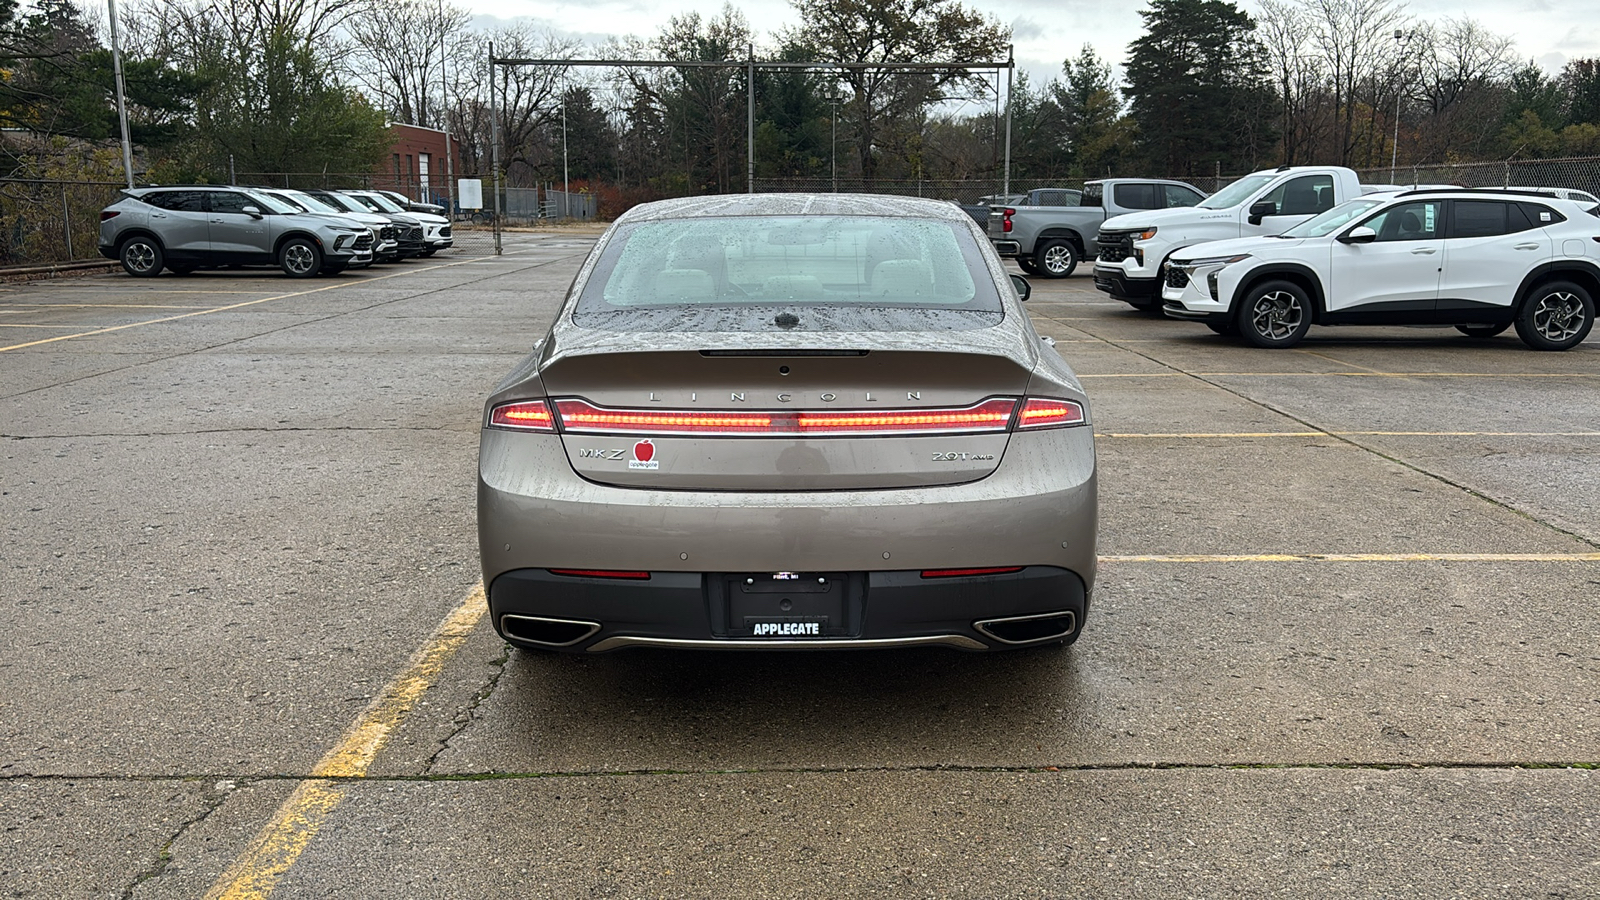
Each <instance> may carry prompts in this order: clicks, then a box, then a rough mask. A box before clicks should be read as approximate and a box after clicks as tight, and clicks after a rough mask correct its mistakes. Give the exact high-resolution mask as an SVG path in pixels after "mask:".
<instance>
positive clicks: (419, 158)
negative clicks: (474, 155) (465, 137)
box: [372, 123, 461, 206]
mask: <svg viewBox="0 0 1600 900" xmlns="http://www.w3.org/2000/svg"><path fill="white" fill-rule="evenodd" d="M389 131H390V132H391V133H393V134H394V145H393V146H391V147H390V148H389V161H388V164H387V165H386V166H385V167H384V168H383V169H382V170H381V171H379V172H378V173H377V175H376V176H375V177H374V178H373V179H372V186H373V187H374V188H378V189H381V190H392V191H399V192H400V193H402V194H405V195H406V196H407V197H410V198H412V199H414V200H423V201H426V202H429V203H437V204H439V205H441V206H443V205H445V201H446V199H447V198H449V197H451V196H453V195H454V193H455V186H454V185H451V184H449V183H448V173H449V171H450V169H449V168H448V167H447V166H446V164H445V158H446V156H447V155H448V154H449V153H451V152H452V151H453V152H455V153H456V154H458V155H457V156H456V157H455V161H456V172H457V174H458V175H459V174H460V162H461V157H460V155H459V154H460V152H461V144H460V142H458V141H456V140H455V139H454V138H452V137H451V136H450V134H449V133H448V132H444V131H440V130H439V129H437V128H423V127H421V126H419V125H401V124H398V123H393V124H391V125H390V126H389Z"/></svg>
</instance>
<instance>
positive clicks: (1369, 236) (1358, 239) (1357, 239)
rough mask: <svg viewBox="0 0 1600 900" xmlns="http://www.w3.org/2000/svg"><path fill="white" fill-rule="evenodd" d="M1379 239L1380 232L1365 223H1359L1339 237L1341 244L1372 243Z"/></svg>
mask: <svg viewBox="0 0 1600 900" xmlns="http://www.w3.org/2000/svg"><path fill="white" fill-rule="evenodd" d="M1377 239H1378V233H1377V232H1376V231H1373V230H1372V229H1371V228H1368V227H1367V226H1365V225H1357V226H1356V227H1355V228H1352V229H1350V230H1349V231H1347V232H1345V233H1344V234H1343V235H1341V236H1340V238H1339V243H1341V244H1370V243H1372V242H1373V241H1375V240H1377Z"/></svg>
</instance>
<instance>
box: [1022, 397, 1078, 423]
mask: <svg viewBox="0 0 1600 900" xmlns="http://www.w3.org/2000/svg"><path fill="white" fill-rule="evenodd" d="M1083 422H1084V417H1083V406H1082V405H1081V404H1078V403H1074V402H1072V401H1071V400H1045V399H1041V398H1037V397H1034V398H1030V399H1029V400H1028V402H1027V403H1025V404H1023V406H1022V412H1021V413H1020V414H1019V415H1018V416H1017V430H1018V431H1023V430H1026V429H1031V428H1059V427H1063V426H1066V425H1082V424H1083Z"/></svg>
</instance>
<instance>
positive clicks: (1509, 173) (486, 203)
mask: <svg viewBox="0 0 1600 900" xmlns="http://www.w3.org/2000/svg"><path fill="white" fill-rule="evenodd" d="M1357 173H1358V174H1359V175H1360V177H1361V181H1362V182H1363V183H1364V184H1398V185H1428V184H1438V185H1444V184H1449V185H1460V186H1462V187H1530V188H1553V187H1559V188H1575V189H1578V190H1583V191H1588V192H1589V193H1591V194H1600V156H1585V157H1571V158H1566V159H1523V160H1505V161H1500V162H1479V163H1448V164H1438V165H1415V166H1409V167H1397V168H1388V167H1379V168H1370V169H1358V170H1357ZM1239 177H1241V176H1239V175H1223V174H1221V173H1218V174H1216V175H1214V176H1202V177H1198V178H1197V177H1187V178H1180V179H1179V180H1182V181H1187V182H1189V183H1190V184H1193V185H1194V186H1195V187H1198V188H1200V189H1201V190H1204V191H1208V192H1215V191H1217V190H1220V189H1222V188H1223V187H1226V186H1227V185H1229V184H1231V183H1232V182H1233V181H1235V180H1236V179H1238V178H1239ZM456 179H457V180H456V181H455V182H452V183H450V184H448V185H447V184H445V180H444V178H443V177H442V176H441V177H439V178H434V179H431V180H430V179H425V178H423V177H421V176H418V175H405V174H392V173H385V172H377V173H371V172H367V173H351V172H345V173H339V172H244V173H238V174H237V175H236V176H235V177H234V181H235V183H237V184H241V185H257V186H272V187H290V188H323V189H332V190H338V189H344V188H361V189H366V190H392V191H396V192H398V193H401V194H404V195H405V196H407V197H410V198H412V199H415V200H421V201H424V202H429V203H437V204H439V205H440V206H446V207H448V208H450V209H452V210H453V212H454V215H453V219H454V229H455V235H456V247H457V248H458V249H466V248H473V249H481V248H482V247H489V246H492V245H493V235H494V232H495V231H496V230H498V229H500V228H501V227H517V226H530V225H538V224H541V223H544V222H551V221H569V220H592V219H596V218H598V217H599V216H601V215H605V216H608V217H614V216H616V215H619V214H621V212H623V211H624V209H625V208H626V206H627V205H629V204H630V203H631V202H636V200H637V199H642V198H633V199H621V198H620V197H619V196H614V195H616V194H617V193H618V191H620V189H613V188H610V187H608V186H606V185H591V188H593V191H592V192H591V191H571V192H564V191H558V190H556V189H555V186H554V184H553V183H547V184H544V185H538V186H534V187H510V186H503V187H502V188H501V190H502V194H501V215H500V217H499V219H498V220H497V219H496V217H495V215H494V207H495V203H494V177H493V175H492V174H490V175H483V174H467V173H460V174H457V175H456ZM468 179H477V180H478V181H479V182H480V184H481V187H482V191H481V194H482V198H481V199H482V204H483V205H482V207H481V208H479V207H475V206H474V207H469V206H464V205H463V204H462V202H461V200H462V199H463V198H461V197H460V196H458V191H459V184H460V182H461V181H462V180H468ZM1081 184H1082V182H1081V181H1078V180H1074V179H1043V180H1038V179H1028V178H1013V179H1012V180H1011V188H1012V191H1013V193H1018V192H1021V191H1023V190H1026V189H1030V188H1036V187H1080V186H1081ZM1000 187H1001V186H1000V182H999V180H998V179H994V178H981V179H977V178H966V179H931V178H930V179H921V178H919V179H873V180H866V179H862V178H847V177H840V178H832V177H826V178H758V179H756V181H755V189H756V190H757V191H762V192H780V193H784V192H805V193H835V192H838V193H869V194H896V195H901V196H908V197H926V198H929V199H936V200H954V201H956V202H958V203H962V204H968V205H972V204H979V203H981V202H988V200H989V198H993V197H997V196H999V195H1000V193H1001V191H1000ZM121 188H122V185H121V183H119V182H113V181H50V180H41V179H15V178H11V179H0V266H5V267H16V266H51V265H59V264H65V263H71V262H81V261H90V260H98V259H100V255H99V251H98V248H97V245H96V241H97V238H98V235H99V228H100V210H101V209H103V208H105V207H106V206H108V205H110V204H111V203H113V202H114V201H115V200H116V199H117V197H118V195H119V192H120V190H121ZM608 191H610V192H611V193H606V192H608ZM602 194H605V196H606V197H607V198H609V199H604V200H603V199H602V196H601V195H602ZM603 204H604V205H603Z"/></svg>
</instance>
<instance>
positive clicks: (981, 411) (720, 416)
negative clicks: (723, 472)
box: [554, 397, 1017, 436]
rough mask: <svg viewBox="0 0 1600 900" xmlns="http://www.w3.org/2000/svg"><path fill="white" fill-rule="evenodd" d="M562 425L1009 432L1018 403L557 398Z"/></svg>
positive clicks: (718, 430) (640, 430) (770, 432)
mask: <svg viewBox="0 0 1600 900" xmlns="http://www.w3.org/2000/svg"><path fill="white" fill-rule="evenodd" d="M554 402H555V407H556V412H557V414H558V415H559V416H560V418H561V429H562V430H563V431H571V432H576V433H586V434H724V435H730V434H749V435H766V436H782V435H850V434H902V435H906V434H909V435H916V434H949V433H957V432H965V433H971V432H1003V431H1005V430H1006V428H1007V427H1008V426H1009V425H1010V423H1011V414H1012V412H1014V411H1015V410H1016V408H1017V401H1016V400H1014V399H1012V398H1010V397H997V398H994V399H991V400H985V401H984V402H982V403H979V404H977V405H975V406H968V407H962V408H959V409H896V410H883V411H882V412H878V411H875V410H874V411H864V410H851V411H847V412H819V411H816V410H808V411H803V412H802V411H796V412H762V413H738V412H728V411H725V410H719V411H715V412H713V411H707V412H697V411H694V410H662V411H660V412H656V411H654V410H642V409H601V408H600V407H597V406H594V405H593V404H591V403H588V402H587V401H583V400H573V399H566V400H556V401H554Z"/></svg>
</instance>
